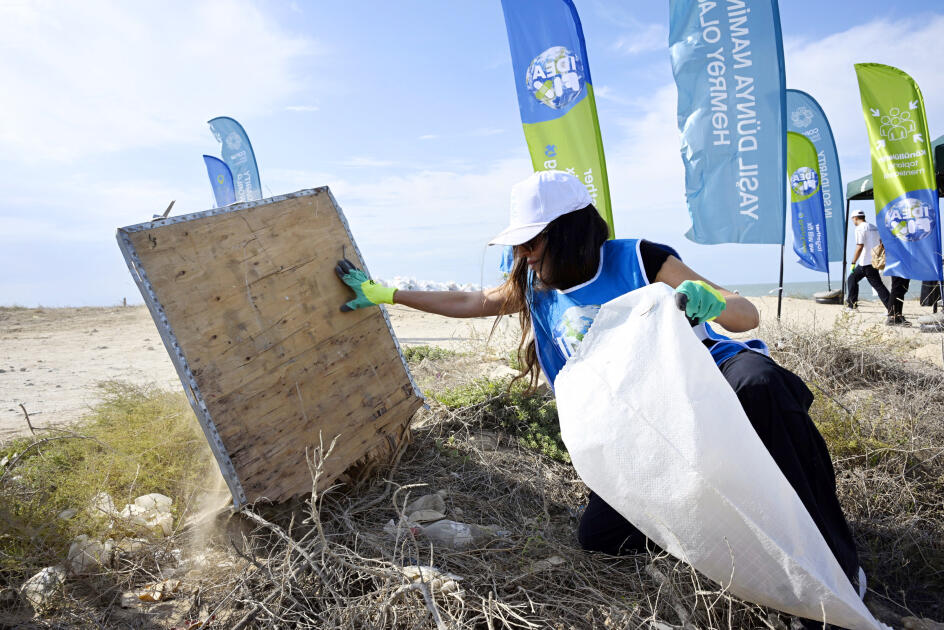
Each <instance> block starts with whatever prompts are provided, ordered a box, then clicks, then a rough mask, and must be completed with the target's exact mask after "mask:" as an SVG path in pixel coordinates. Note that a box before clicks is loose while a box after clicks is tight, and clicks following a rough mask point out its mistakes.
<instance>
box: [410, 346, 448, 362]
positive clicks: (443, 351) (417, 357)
mask: <svg viewBox="0 0 944 630" xmlns="http://www.w3.org/2000/svg"><path fill="white" fill-rule="evenodd" d="M401 350H403V358H404V359H406V360H407V362H408V363H419V362H420V361H422V360H423V359H432V360H434V361H435V360H437V359H449V358H453V357H457V356H459V353H458V352H456V351H455V350H449V349H448V348H440V347H438V346H408V347H402V348H401Z"/></svg>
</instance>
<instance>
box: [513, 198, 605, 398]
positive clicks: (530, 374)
mask: <svg viewBox="0 0 944 630" xmlns="http://www.w3.org/2000/svg"><path fill="white" fill-rule="evenodd" d="M541 234H542V237H543V238H544V242H545V245H544V255H543V257H542V259H541V264H540V265H539V268H540V269H541V276H542V277H541V278H538V277H537V274H534V273H532V272H531V271H530V269H528V261H527V258H526V257H525V256H522V255H521V252H520V250H519V248H518V247H515V264H514V266H513V267H512V270H511V274H510V275H509V276H508V279H507V280H506V281H505V287H504V288H505V289H506V291H505V295H506V296H507V297H506V299H505V303H504V304H502V310H501V314H500V315H499V317H501V315H504V314H506V313H515V312H517V313H518V321H519V323H520V324H521V339H520V341H519V342H518V364H519V365H520V366H521V373H520V374H518V376H516V377H515V378H514V379H513V380H512V384H514V383H515V381H517V380H519V379H523V378H527V379H528V391H529V392H533V391H534V390H535V388H536V387H537V384H538V377H539V376H540V368H539V364H538V355H537V347H536V346H535V342H534V334H533V330H532V323H531V300H530V298H529V290H532V291H550V290H554V289H559V290H565V289H569V288H571V287H575V286H577V285H578V284H582V283H584V282H587V281H588V280H591V279H592V278H593V276H594V275H596V272H597V269H598V268H599V266H600V247H601V246H602V245H603V243H604V242H605V241H606V239H607V238H608V237H609V227H608V226H607V224H606V221H604V220H603V217H601V216H600V213H599V212H597V209H596V208H594V207H593V205H589V206H586V207H584V208H581V209H580V210H575V211H573V212H569V213H567V214H565V215H562V216H559V217H557V218H556V219H554V220H553V221H551V222H550V223H549V224H548V225H547V227H546V228H544V231H543V232H542V233H541Z"/></svg>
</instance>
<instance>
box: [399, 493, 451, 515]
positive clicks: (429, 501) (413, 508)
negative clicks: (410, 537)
mask: <svg viewBox="0 0 944 630" xmlns="http://www.w3.org/2000/svg"><path fill="white" fill-rule="evenodd" d="M420 510H434V511H436V512H442V513H444V514H445V512H446V502H445V501H444V500H443V495H442V494H439V493H438V492H437V493H436V494H426V495H423V496H421V497H419V498H417V499H414V500H413V501H410V503H408V504H407V506H406V508H405V509H404V510H403V511H404V512H406V513H407V514H411V513H413V512H419V511H420Z"/></svg>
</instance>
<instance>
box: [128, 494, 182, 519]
mask: <svg viewBox="0 0 944 630" xmlns="http://www.w3.org/2000/svg"><path fill="white" fill-rule="evenodd" d="M173 503H174V500H173V499H171V498H170V497H168V496H164V495H163V494H159V493H157V492H152V493H151V494H145V495H143V496H140V497H138V498H137V499H135V500H134V504H135V505H137V506H140V507H143V508H144V509H145V510H148V511H156V512H161V513H166V514H170V507H171V505H173Z"/></svg>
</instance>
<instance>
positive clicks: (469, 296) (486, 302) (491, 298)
mask: <svg viewBox="0 0 944 630" xmlns="http://www.w3.org/2000/svg"><path fill="white" fill-rule="evenodd" d="M507 286H508V285H504V284H503V285H501V286H499V287H495V288H492V289H485V290H484V291H471V292H469V291H403V290H397V292H396V293H394V294H393V303H394V304H402V305H404V306H409V307H410V308H415V309H417V310H420V311H425V312H427V313H435V314H436V315H445V316H447V317H491V316H495V315H498V314H499V313H500V312H501V308H502V304H504V302H505V293H504V292H505V290H506V289H505V288H506V287H507Z"/></svg>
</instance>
